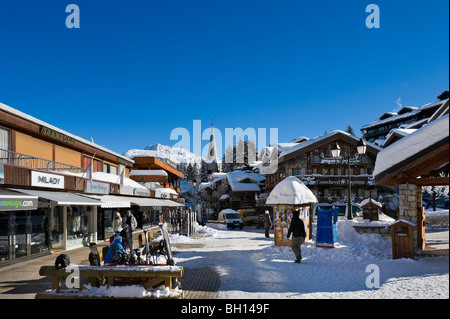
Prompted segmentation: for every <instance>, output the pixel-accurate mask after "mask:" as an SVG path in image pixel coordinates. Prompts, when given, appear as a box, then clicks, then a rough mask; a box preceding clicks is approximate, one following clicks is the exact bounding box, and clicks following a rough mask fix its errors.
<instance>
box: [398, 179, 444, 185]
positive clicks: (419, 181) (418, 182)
mask: <svg viewBox="0 0 450 319" xmlns="http://www.w3.org/2000/svg"><path fill="white" fill-rule="evenodd" d="M405 182H408V183H411V184H415V185H418V186H445V185H449V184H450V177H427V178H416V179H408V180H406V181H405Z"/></svg>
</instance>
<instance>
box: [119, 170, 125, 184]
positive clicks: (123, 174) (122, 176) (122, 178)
mask: <svg viewBox="0 0 450 319" xmlns="http://www.w3.org/2000/svg"><path fill="white" fill-rule="evenodd" d="M124 182H125V167H124V168H123V170H122V173H120V183H119V184H120V186H121V187H122V186H123V184H124Z"/></svg>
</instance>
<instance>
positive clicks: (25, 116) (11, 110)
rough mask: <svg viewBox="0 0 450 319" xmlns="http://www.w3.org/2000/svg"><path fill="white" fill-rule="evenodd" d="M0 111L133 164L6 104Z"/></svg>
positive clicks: (125, 157)
mask: <svg viewBox="0 0 450 319" xmlns="http://www.w3.org/2000/svg"><path fill="white" fill-rule="evenodd" d="M0 110H3V111H5V112H7V113H10V114H13V115H15V116H18V117H21V118H23V119H25V120H27V121H30V122H32V123H35V124H37V125H42V126H45V127H48V128H49V129H52V130H54V131H56V132H59V133H62V134H64V135H67V136H70V137H71V138H73V139H74V140H77V141H79V142H81V143H83V144H87V145H90V146H92V147H95V148H96V149H99V150H102V151H104V152H107V153H109V154H112V155H114V156H117V157H120V158H122V159H125V160H127V161H128V162H131V163H134V161H133V160H132V159H131V158H129V157H127V156H125V155H121V154H118V153H116V152H113V151H111V150H109V149H107V148H105V147H103V146H100V145H97V144H95V143H93V142H91V141H88V140H85V139H84V138H82V137H79V136H76V135H73V134H71V133H69V132H66V131H64V130H61V129H60V128H57V127H56V126H53V125H51V124H48V123H46V122H44V121H41V120H39V119H37V118H35V117H33V116H31V115H28V114H26V113H23V112H21V111H19V110H16V109H14V108H12V107H10V106H8V105H6V104H3V103H0Z"/></svg>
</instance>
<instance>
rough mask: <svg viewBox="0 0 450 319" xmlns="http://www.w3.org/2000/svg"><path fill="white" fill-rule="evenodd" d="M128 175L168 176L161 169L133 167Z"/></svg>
mask: <svg viewBox="0 0 450 319" xmlns="http://www.w3.org/2000/svg"><path fill="white" fill-rule="evenodd" d="M130 176H168V174H167V172H166V171H164V170H162V169H149V170H146V169H145V170H144V169H134V170H132V171H131V172H130Z"/></svg>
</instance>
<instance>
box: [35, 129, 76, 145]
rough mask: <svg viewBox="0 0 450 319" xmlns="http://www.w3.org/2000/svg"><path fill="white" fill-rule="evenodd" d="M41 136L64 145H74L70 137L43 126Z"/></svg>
mask: <svg viewBox="0 0 450 319" xmlns="http://www.w3.org/2000/svg"><path fill="white" fill-rule="evenodd" d="M41 134H42V135H45V136H47V137H50V138H52V139H54V140H58V141H60V142H63V143H66V144H70V145H73V144H74V143H75V140H74V139H73V138H72V137H70V136H67V135H65V134H62V133H60V132H58V131H55V130H52V129H50V128H48V127H45V126H41Z"/></svg>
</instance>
